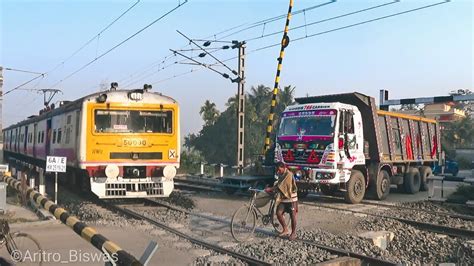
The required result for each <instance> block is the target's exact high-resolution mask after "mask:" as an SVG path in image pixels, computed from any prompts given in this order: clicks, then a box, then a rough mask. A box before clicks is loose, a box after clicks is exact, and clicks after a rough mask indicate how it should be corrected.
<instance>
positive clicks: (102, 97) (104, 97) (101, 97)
mask: <svg viewBox="0 0 474 266" xmlns="http://www.w3.org/2000/svg"><path fill="white" fill-rule="evenodd" d="M96 101H97V102H98V103H105V101H107V94H105V93H102V94H101V95H99V96H98V97H97V99H96Z"/></svg>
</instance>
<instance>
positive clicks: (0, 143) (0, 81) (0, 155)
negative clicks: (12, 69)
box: [0, 66, 3, 162]
mask: <svg viewBox="0 0 474 266" xmlns="http://www.w3.org/2000/svg"><path fill="white" fill-rule="evenodd" d="M2 115H3V67H1V66H0V130H3V120H2ZM0 139H1V141H0V146H1V149H0V151H3V134H2V135H1V136H0ZM0 162H3V152H1V153H0Z"/></svg>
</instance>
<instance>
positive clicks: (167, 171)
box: [163, 165, 176, 179]
mask: <svg viewBox="0 0 474 266" xmlns="http://www.w3.org/2000/svg"><path fill="white" fill-rule="evenodd" d="M163 176H164V177H165V178H166V179H172V178H173V177H175V176H176V168H175V167H174V166H171V165H167V166H165V168H164V169H163Z"/></svg>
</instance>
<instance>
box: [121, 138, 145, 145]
mask: <svg viewBox="0 0 474 266" xmlns="http://www.w3.org/2000/svg"><path fill="white" fill-rule="evenodd" d="M123 146H125V147H144V146H146V140H145V139H124V140H123Z"/></svg>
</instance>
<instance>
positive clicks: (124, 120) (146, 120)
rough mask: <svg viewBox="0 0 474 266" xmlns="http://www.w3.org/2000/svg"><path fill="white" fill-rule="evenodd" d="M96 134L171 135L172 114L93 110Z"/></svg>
mask: <svg viewBox="0 0 474 266" xmlns="http://www.w3.org/2000/svg"><path fill="white" fill-rule="evenodd" d="M94 126H95V132H96V133H173V112H172V111H169V110H164V111H135V110H95V115H94Z"/></svg>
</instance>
